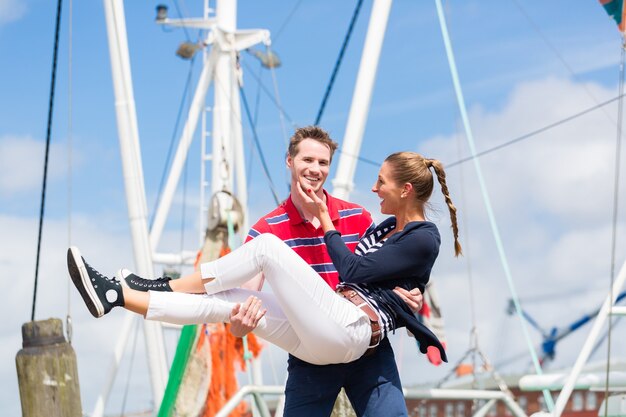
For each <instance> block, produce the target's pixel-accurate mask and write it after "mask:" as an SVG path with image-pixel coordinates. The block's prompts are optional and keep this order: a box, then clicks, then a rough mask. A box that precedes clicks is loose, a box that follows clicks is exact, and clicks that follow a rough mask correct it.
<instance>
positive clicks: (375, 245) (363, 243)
mask: <svg viewBox="0 0 626 417" xmlns="http://www.w3.org/2000/svg"><path fill="white" fill-rule="evenodd" d="M395 227H396V226H395V224H392V225H390V226H389V227H384V228H382V229H379V230H377V231H376V232H375V233H372V234H370V235H367V236H365V237H364V238H363V239H361V240H360V241H359V243H358V244H357V246H356V250H355V251H354V253H355V254H356V255H359V256H365V255H366V254H370V253H374V252H376V251H378V249H380V248H381V247H382V246H383V244H384V243H385V241H386V240H387V238H386V237H384V236H387V233H389V232H391V231H392V230H393V229H395ZM341 286H342V287H344V288H350V289H352V290H354V291H356V292H357V293H359V294H360V295H361V297H362V298H363V300H365V302H367V303H368V304H369V305H370V306H371V307H372V308H373V309H374V311H376V314H378V319H379V320H378V323H379V324H380V330H381V332H382V337H383V338H384V337H386V336H387V333H389V332H391V331H393V330H395V329H394V324H393V319H392V317H391V316H390V314H389V311H388V310H385V309H383V308H381V307H380V306H379V304H378V302H376V297H374V295H373V294H372V291H371V289H370V284H351V283H347V282H342V283H341Z"/></svg>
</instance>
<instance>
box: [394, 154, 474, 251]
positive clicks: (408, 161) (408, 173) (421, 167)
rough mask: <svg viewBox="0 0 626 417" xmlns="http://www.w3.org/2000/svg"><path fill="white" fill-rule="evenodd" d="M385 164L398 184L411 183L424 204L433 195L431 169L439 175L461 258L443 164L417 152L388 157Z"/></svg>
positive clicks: (452, 206) (455, 242)
mask: <svg viewBox="0 0 626 417" xmlns="http://www.w3.org/2000/svg"><path fill="white" fill-rule="evenodd" d="M385 162H388V163H389V164H390V165H391V169H392V172H393V177H394V180H395V181H396V182H397V183H398V184H405V183H410V184H411V185H412V186H413V189H414V190H415V196H416V199H417V201H419V202H420V203H422V204H424V203H426V202H427V201H428V199H429V198H430V196H431V194H432V193H433V183H434V181H433V175H432V172H431V170H430V169H431V168H432V169H433V171H435V174H436V175H437V180H438V181H439V184H440V185H441V192H442V194H443V197H444V198H445V200H446V204H447V205H448V210H449V211H450V220H451V222H452V233H453V234H454V254H455V256H459V255H460V254H461V253H462V250H461V244H460V243H459V226H458V224H457V219H456V211H457V210H456V207H455V206H454V204H452V199H451V198H450V192H449V191H448V185H447V184H446V173H445V171H444V169H443V164H442V163H441V162H440V161H438V160H437V159H428V158H424V157H423V156H422V155H420V154H418V153H415V152H396V153H393V154H391V155H389V156H388V157H387V159H385Z"/></svg>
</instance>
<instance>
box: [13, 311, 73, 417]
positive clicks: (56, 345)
mask: <svg viewBox="0 0 626 417" xmlns="http://www.w3.org/2000/svg"><path fill="white" fill-rule="evenodd" d="M15 363H16V366H17V379H18V383H19V387H20V400H21V403H22V417H41V416H45V417H81V416H82V408H81V402H80V388H79V384H78V371H77V368H76V355H75V354H74V349H72V346H71V345H70V344H69V343H67V341H66V340H65V336H63V324H62V322H61V320H59V319H48V320H42V321H31V322H28V323H24V324H23V325H22V349H21V350H20V351H19V352H18V353H17V355H16V357H15Z"/></svg>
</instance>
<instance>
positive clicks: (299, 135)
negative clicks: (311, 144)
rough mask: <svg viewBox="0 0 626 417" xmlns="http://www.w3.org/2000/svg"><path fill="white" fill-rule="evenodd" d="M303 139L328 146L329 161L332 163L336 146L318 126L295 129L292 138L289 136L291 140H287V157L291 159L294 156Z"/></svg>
mask: <svg viewBox="0 0 626 417" xmlns="http://www.w3.org/2000/svg"><path fill="white" fill-rule="evenodd" d="M304 139H313V140H315V141H318V142H320V143H323V144H324V145H326V146H328V148H329V149H330V160H331V161H332V159H333V154H334V153H335V150H336V149H337V146H338V144H337V142H335V141H334V140H332V139H331V137H330V135H329V134H328V132H327V131H325V130H324V129H322V128H321V127H319V126H305V127H299V128H298V129H296V131H295V132H294V133H293V136H291V139H290V140H289V156H291V157H292V158H293V157H295V156H296V154H297V153H298V145H300V142H302V141H303V140H304Z"/></svg>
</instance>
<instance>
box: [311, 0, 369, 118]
mask: <svg viewBox="0 0 626 417" xmlns="http://www.w3.org/2000/svg"><path fill="white" fill-rule="evenodd" d="M362 4H363V0H358V2H357V4H356V7H355V8H354V12H353V13H352V19H350V25H349V26H348V32H347V33H346V36H345V37H344V38H343V44H342V45H341V50H340V51H339V56H338V57H337V60H336V61H335V67H334V68H333V72H332V74H331V76H330V81H328V85H327V86H326V92H325V93H324V98H323V99H322V104H320V108H319V110H318V111H317V116H316V117H315V123H314V124H315V125H318V124H319V123H320V121H321V120H322V115H323V114H324V109H325V108H326V103H327V102H328V97H329V96H330V93H331V91H332V89H333V86H334V85H335V78H336V77H337V73H338V72H339V67H340V66H341V62H342V61H343V56H344V54H345V52H346V49H347V47H348V43H349V42H350V37H351V36H352V31H353V29H354V24H355V23H356V19H357V18H358V17H359V12H360V11H361V5H362Z"/></svg>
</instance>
